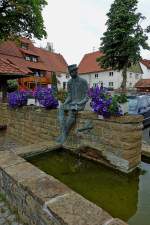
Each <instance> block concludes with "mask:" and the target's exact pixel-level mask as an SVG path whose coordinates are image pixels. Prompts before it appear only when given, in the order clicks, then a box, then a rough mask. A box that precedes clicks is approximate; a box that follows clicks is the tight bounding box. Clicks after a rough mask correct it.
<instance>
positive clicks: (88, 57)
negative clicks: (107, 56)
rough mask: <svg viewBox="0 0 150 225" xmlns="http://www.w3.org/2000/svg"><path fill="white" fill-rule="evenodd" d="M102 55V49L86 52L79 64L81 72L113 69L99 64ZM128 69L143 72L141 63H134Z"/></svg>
mask: <svg viewBox="0 0 150 225" xmlns="http://www.w3.org/2000/svg"><path fill="white" fill-rule="evenodd" d="M102 56H103V53H102V52H100V51H96V52H92V53H88V54H85V55H84V57H83V58H82V60H81V62H80V64H79V66H78V72H79V74H87V73H95V72H96V73H97V72H103V71H110V70H112V69H111V68H108V69H104V68H102V67H101V66H100V65H99V63H98V62H97V61H96V59H97V58H100V57H102ZM128 71H129V72H134V73H143V71H142V69H141V66H140V64H139V63H137V64H135V65H132V66H131V67H130V68H128Z"/></svg>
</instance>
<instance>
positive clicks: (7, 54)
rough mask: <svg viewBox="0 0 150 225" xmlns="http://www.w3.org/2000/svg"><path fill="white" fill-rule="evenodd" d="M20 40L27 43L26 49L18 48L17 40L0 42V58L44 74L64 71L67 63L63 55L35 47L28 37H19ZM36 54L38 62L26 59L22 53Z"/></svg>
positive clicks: (21, 67)
mask: <svg viewBox="0 0 150 225" xmlns="http://www.w3.org/2000/svg"><path fill="white" fill-rule="evenodd" d="M20 41H21V42H23V43H27V44H28V49H23V48H20V43H19V42H14V41H6V42H3V43H2V44H0V58H4V59H5V60H9V61H10V62H11V63H13V64H14V65H16V66H18V67H19V68H20V69H21V70H24V71H26V72H28V73H29V72H31V71H32V69H33V70H34V69H37V70H44V71H46V75H47V74H50V72H56V73H66V72H67V66H68V65H67V63H66V61H65V59H64V58H63V56H62V55H61V54H58V53H52V52H49V51H47V50H44V49H41V48H38V47H35V46H34V45H33V43H32V41H31V40H30V39H27V38H21V39H20ZM25 54H27V55H32V56H33V55H35V56H38V62H31V61H26V60H25V58H24V55H25Z"/></svg>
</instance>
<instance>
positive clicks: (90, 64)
mask: <svg viewBox="0 0 150 225" xmlns="http://www.w3.org/2000/svg"><path fill="white" fill-rule="evenodd" d="M102 55H103V53H102V52H100V51H96V52H92V53H88V54H85V55H84V57H83V58H82V60H81V62H80V64H79V66H78V73H79V74H85V73H94V72H102V71H106V69H103V68H102V67H101V66H100V65H99V64H98V62H97V61H96V59H97V58H99V57H101V56H102Z"/></svg>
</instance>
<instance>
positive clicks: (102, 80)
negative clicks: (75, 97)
mask: <svg viewBox="0 0 150 225" xmlns="http://www.w3.org/2000/svg"><path fill="white" fill-rule="evenodd" d="M102 55H103V53H101V52H99V51H96V52H92V53H88V54H85V55H84V57H83V58H82V60H81V62H80V64H79V70H78V72H79V75H80V76H81V77H83V78H84V79H86V80H87V82H88V84H89V87H92V86H96V85H101V84H103V86H104V87H107V88H110V89H118V88H120V86H121V83H122V71H115V70H112V69H111V68H110V69H107V70H106V69H103V68H101V66H99V65H98V63H97V62H96V59H97V58H98V57H101V56H102ZM142 74H143V72H142V69H141V66H140V64H137V65H135V66H132V67H131V68H129V70H128V73H127V88H128V89H133V88H134V86H135V84H136V83H137V81H139V80H140V79H142Z"/></svg>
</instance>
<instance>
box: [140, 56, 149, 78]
mask: <svg viewBox="0 0 150 225" xmlns="http://www.w3.org/2000/svg"><path fill="white" fill-rule="evenodd" d="M140 65H141V68H142V70H143V79H150V60H148V59H142V60H141V61H140Z"/></svg>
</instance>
